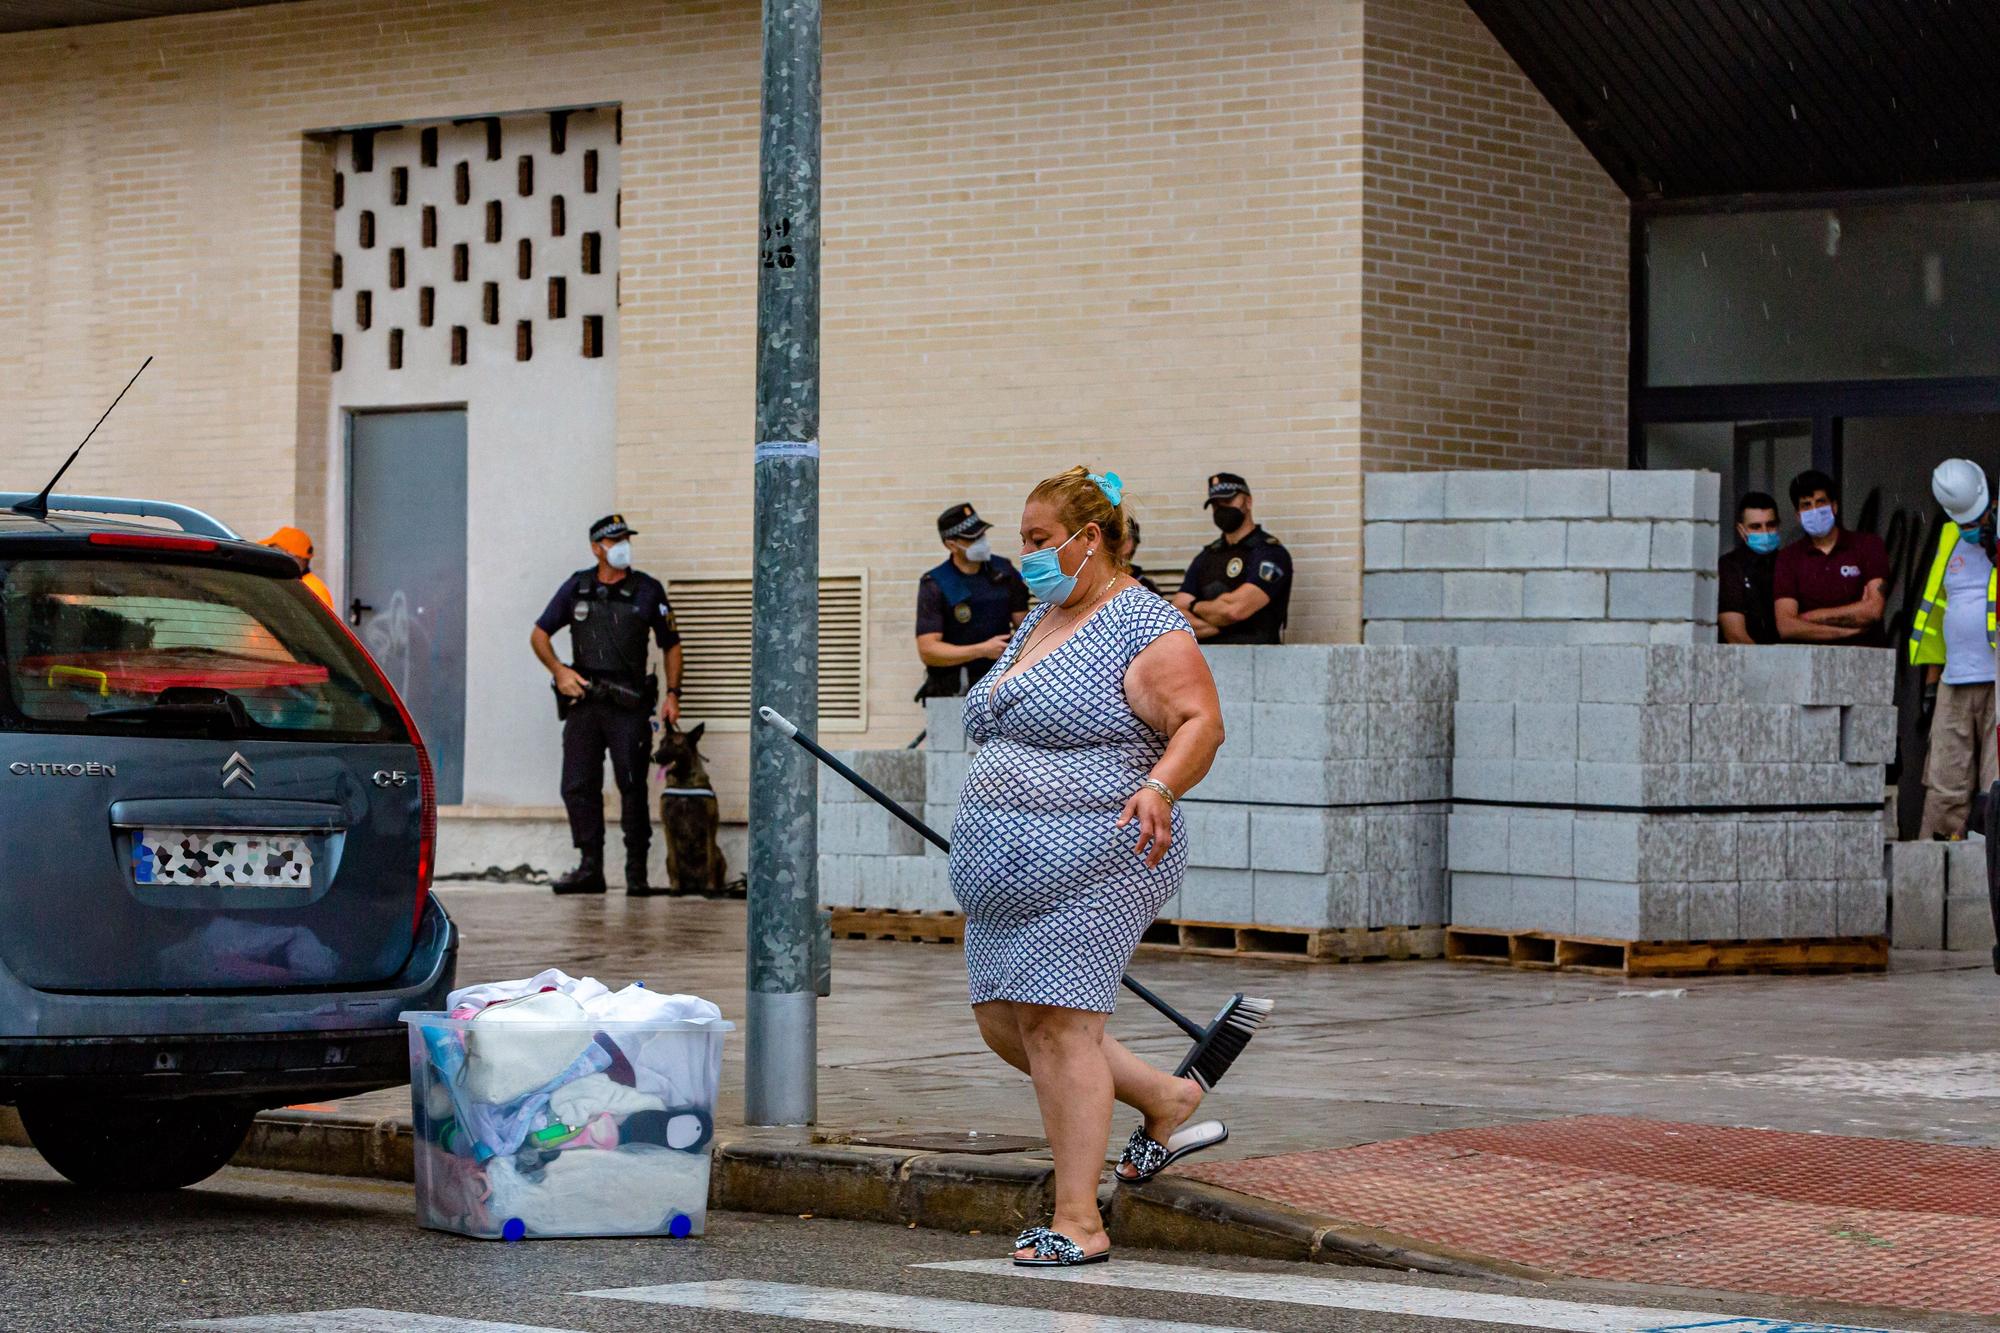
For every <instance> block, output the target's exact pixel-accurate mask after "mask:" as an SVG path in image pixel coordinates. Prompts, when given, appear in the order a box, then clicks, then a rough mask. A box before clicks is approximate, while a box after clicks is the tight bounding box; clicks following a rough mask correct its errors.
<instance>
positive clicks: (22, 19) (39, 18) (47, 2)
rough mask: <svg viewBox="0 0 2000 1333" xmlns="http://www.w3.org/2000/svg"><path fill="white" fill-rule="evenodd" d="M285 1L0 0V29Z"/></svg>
mask: <svg viewBox="0 0 2000 1333" xmlns="http://www.w3.org/2000/svg"><path fill="white" fill-rule="evenodd" d="M288 2H289V0H0V32H34V31H36V30H38V29H42V28H78V27H83V26H85V25H87V24H92V23H123V22H125V21H127V20H129V19H157V18H167V17H169V16H171V15H175V14H206V13H209V12H210V11H212V10H217V9H250V8H253V7H254V6H257V5H270V4H284V3H288Z"/></svg>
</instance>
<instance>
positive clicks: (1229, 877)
mask: <svg viewBox="0 0 2000 1333" xmlns="http://www.w3.org/2000/svg"><path fill="white" fill-rule="evenodd" d="M1250 874H1251V872H1250V871H1248V870H1216V869H1211V868H1210V867H1207V866H1189V867H1188V871H1187V875H1186V876H1185V877H1184V878H1183V879H1182V880H1181V919H1182V920H1185V921H1219V922H1224V923H1242V922H1247V921H1249V920H1251V919H1252V918H1251V915H1250V904H1251V888H1250Z"/></svg>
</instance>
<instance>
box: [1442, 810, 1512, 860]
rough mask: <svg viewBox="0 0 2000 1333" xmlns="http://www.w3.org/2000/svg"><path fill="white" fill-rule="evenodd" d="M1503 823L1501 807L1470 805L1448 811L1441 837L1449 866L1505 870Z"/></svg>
mask: <svg viewBox="0 0 2000 1333" xmlns="http://www.w3.org/2000/svg"><path fill="white" fill-rule="evenodd" d="M1507 825H1508V815H1507V812H1506V811H1504V810H1488V809H1481V808H1479V807H1476V806H1474V807H1467V808H1465V809H1459V810H1454V811H1452V813H1451V817H1450V824H1449V829H1450V831H1449V834H1448V836H1447V837H1446V839H1445V851H1446V857H1447V860H1446V864H1447V865H1448V866H1449V867H1450V868H1451V869H1452V870H1464V871H1471V872H1474V873H1480V874H1492V875H1504V874H1506V873H1507Z"/></svg>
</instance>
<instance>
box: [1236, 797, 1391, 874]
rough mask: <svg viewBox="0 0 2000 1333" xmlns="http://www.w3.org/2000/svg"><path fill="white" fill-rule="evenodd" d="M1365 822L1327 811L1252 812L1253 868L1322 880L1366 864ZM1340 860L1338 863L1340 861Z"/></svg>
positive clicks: (1358, 818)
mask: <svg viewBox="0 0 2000 1333" xmlns="http://www.w3.org/2000/svg"><path fill="white" fill-rule="evenodd" d="M1366 856H1367V835H1366V821H1365V817H1364V816H1362V815H1358V814H1346V813H1336V812H1333V811H1327V810H1253V811H1251V812H1250V868H1251V869H1252V870H1283V871H1291V872H1295V873H1300V874H1312V875H1320V874H1326V873H1329V872H1349V871H1358V870H1360V869H1362V868H1363V866H1364V865H1365V863H1366ZM1336 858H1337V859H1336Z"/></svg>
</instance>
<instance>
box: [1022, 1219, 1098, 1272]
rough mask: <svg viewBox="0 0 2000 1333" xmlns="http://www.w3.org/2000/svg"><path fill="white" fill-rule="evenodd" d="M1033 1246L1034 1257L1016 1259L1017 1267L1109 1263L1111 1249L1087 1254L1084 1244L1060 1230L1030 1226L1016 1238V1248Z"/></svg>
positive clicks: (1075, 1265) (1071, 1266) (1067, 1266)
mask: <svg viewBox="0 0 2000 1333" xmlns="http://www.w3.org/2000/svg"><path fill="white" fill-rule="evenodd" d="M1030 1247H1033V1249H1034V1251H1035V1256H1034V1258H1032V1259H1016V1260H1014V1267H1016V1268H1075V1267H1077V1266H1078V1265H1080V1264H1101V1263H1108V1262H1109V1261H1110V1259H1111V1251H1110V1250H1105V1251H1104V1252H1103V1253H1101V1254H1085V1253H1084V1252H1083V1246H1081V1245H1079V1244H1077V1243H1076V1242H1075V1241H1073V1240H1071V1239H1070V1238H1069V1237H1068V1236H1065V1235H1063V1234H1062V1232H1060V1231H1051V1230H1050V1229H1049V1228H1047V1227H1029V1228H1028V1229H1027V1230H1026V1231H1023V1232H1022V1233H1021V1234H1020V1235H1018V1236H1016V1237H1015V1238H1014V1248H1015V1249H1017V1250H1025V1249H1028V1248H1030Z"/></svg>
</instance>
